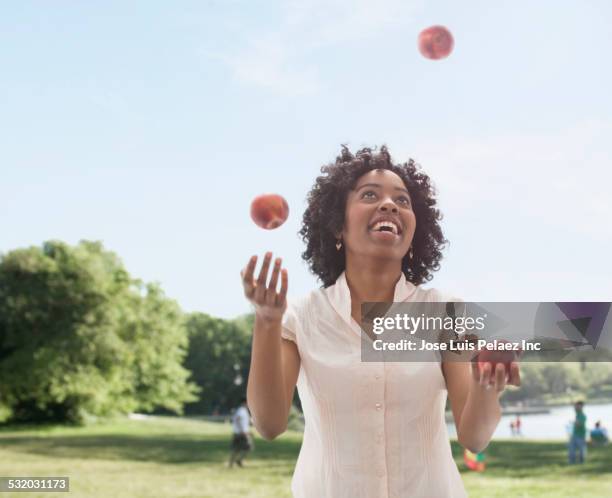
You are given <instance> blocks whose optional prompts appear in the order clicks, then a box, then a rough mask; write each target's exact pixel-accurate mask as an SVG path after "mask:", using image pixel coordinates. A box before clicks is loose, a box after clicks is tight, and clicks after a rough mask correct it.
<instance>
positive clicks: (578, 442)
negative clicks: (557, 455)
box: [568, 401, 586, 465]
mask: <svg viewBox="0 0 612 498" xmlns="http://www.w3.org/2000/svg"><path fill="white" fill-rule="evenodd" d="M583 408H584V403H583V402H582V401H578V402H576V404H574V410H575V411H576V418H575V419H574V425H573V427H572V434H571V437H570V442H569V452H568V461H569V463H570V465H571V464H575V463H584V457H585V453H586V415H585V414H584V411H583ZM576 453H578V455H577V457H578V458H576Z"/></svg>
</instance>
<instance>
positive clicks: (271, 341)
mask: <svg viewBox="0 0 612 498" xmlns="http://www.w3.org/2000/svg"><path fill="white" fill-rule="evenodd" d="M271 260H272V253H270V252H268V253H266V256H265V258H264V262H263V265H262V267H261V270H260V273H259V277H258V278H257V281H255V280H254V278H253V273H254V271H255V264H256V263H257V256H253V257H251V259H250V260H249V263H248V264H247V266H246V268H245V269H244V270H242V271H241V272H240V275H241V276H242V281H243V286H244V294H245V296H246V297H247V299H248V300H249V301H250V302H251V303H252V304H253V305H254V306H255V324H254V327H253V344H252V347H251V367H250V370H249V379H248V383H247V404H248V406H249V410H250V411H251V415H252V417H253V425H254V426H255V428H256V429H257V430H258V431H259V433H260V434H261V435H262V436H263V437H264V438H265V439H268V440H270V439H274V438H275V437H277V436H278V435H280V434H282V433H283V432H284V431H285V430H286V429H287V421H288V418H289V410H290V409H291V402H292V400H293V393H294V391H295V385H296V382H297V377H298V373H299V370H300V356H299V354H298V351H297V347H296V345H295V343H293V342H291V341H288V340H285V339H283V338H282V337H281V330H282V318H283V314H284V313H285V311H286V309H287V299H286V298H287V288H288V283H289V277H288V274H287V270H284V269H283V270H282V271H281V259H280V258H277V259H276V262H275V264H274V269H273V270H272V276H271V278H270V283H269V285H268V286H266V282H267V278H268V269H269V267H270V261H271ZM279 276H280V279H281V288H280V291H279V292H276V287H277V284H278V278H279Z"/></svg>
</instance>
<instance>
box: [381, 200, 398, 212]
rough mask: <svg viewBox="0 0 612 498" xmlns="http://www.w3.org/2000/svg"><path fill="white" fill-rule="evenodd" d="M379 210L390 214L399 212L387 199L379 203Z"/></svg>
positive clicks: (393, 203)
mask: <svg viewBox="0 0 612 498" xmlns="http://www.w3.org/2000/svg"><path fill="white" fill-rule="evenodd" d="M380 210H381V211H384V212H387V211H390V212H392V213H397V212H398V211H399V210H398V209H397V206H396V205H395V202H393V201H392V200H391V199H388V198H387V199H385V200H384V201H383V202H382V203H381V205H380Z"/></svg>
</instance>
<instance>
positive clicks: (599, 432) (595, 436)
mask: <svg viewBox="0 0 612 498" xmlns="http://www.w3.org/2000/svg"><path fill="white" fill-rule="evenodd" d="M609 441H610V439H609V438H608V430H607V429H605V428H604V427H602V426H601V422H600V421H599V420H598V421H597V422H596V423H595V428H594V429H593V430H592V431H591V443H593V444H594V445H597V446H599V445H604V444H608V442H609Z"/></svg>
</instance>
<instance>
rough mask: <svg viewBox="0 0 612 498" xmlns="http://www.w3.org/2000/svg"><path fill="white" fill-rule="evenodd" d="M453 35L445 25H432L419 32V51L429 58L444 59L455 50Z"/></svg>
mask: <svg viewBox="0 0 612 498" xmlns="http://www.w3.org/2000/svg"><path fill="white" fill-rule="evenodd" d="M454 44H455V42H454V40H453V35H451V33H450V31H449V30H448V29H446V28H445V27H444V26H431V27H429V28H427V29H424V30H423V31H421V33H419V51H420V52H421V54H422V55H423V57H427V58H428V59H434V60H437V59H443V58H445V57H448V56H449V54H450V53H451V51H452V50H453V46H454Z"/></svg>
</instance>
